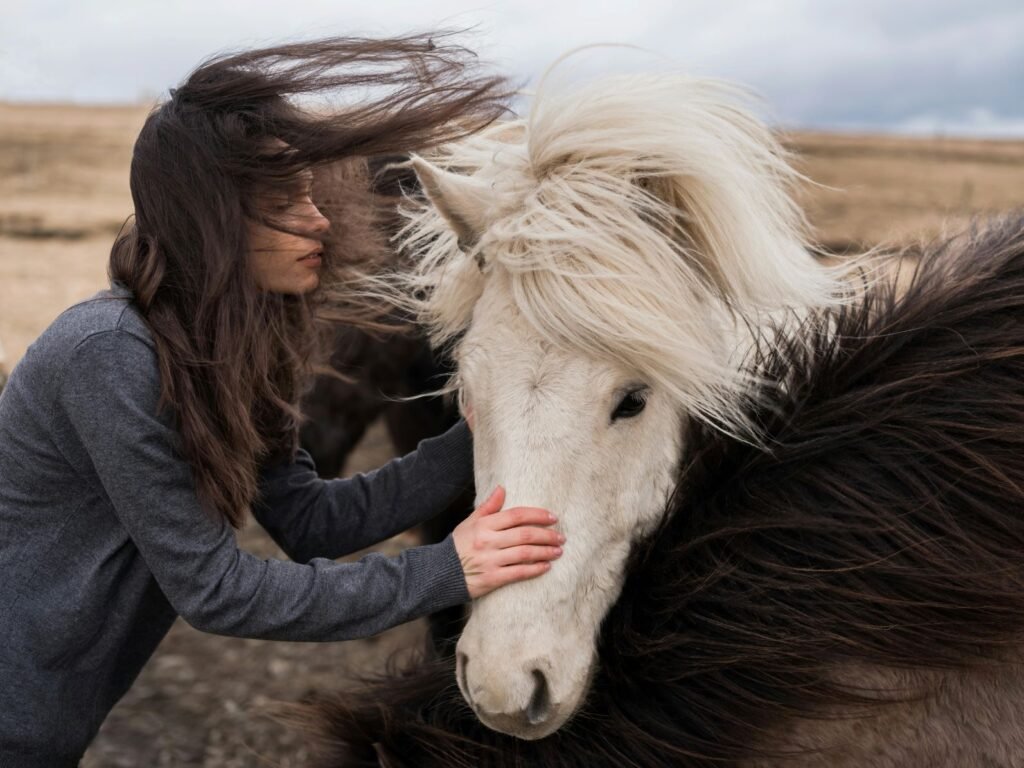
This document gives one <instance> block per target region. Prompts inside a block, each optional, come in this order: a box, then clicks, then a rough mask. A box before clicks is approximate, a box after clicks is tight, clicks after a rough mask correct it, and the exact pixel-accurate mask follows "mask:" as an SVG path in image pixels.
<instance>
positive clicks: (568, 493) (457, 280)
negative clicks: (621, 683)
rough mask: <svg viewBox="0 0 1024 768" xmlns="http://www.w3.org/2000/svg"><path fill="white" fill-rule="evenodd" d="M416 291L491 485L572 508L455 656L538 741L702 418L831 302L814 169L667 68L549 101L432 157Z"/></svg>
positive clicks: (737, 108)
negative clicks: (751, 358)
mask: <svg viewBox="0 0 1024 768" xmlns="http://www.w3.org/2000/svg"><path fill="white" fill-rule="evenodd" d="M414 166H415V168H416V171H417V173H418V175H419V177H420V179H421V181H422V183H423V187H424V189H425V191H426V193H427V196H428V197H429V199H430V201H431V203H432V204H433V205H432V206H425V207H423V208H420V209H418V210H416V211H413V212H411V213H410V216H411V221H410V224H409V227H408V229H407V231H406V237H405V243H406V246H407V247H409V248H411V249H412V250H413V251H414V252H415V253H416V255H417V261H418V265H419V266H418V270H417V271H416V273H415V274H414V275H413V276H412V277H408V278H406V279H407V284H406V285H405V289H406V290H407V291H408V293H409V295H412V296H414V297H415V300H414V303H415V304H416V308H417V310H418V311H419V312H420V316H421V318H422V319H423V320H424V322H425V323H426V324H427V325H428V327H429V328H430V329H431V332H432V334H433V339H434V341H435V342H436V343H438V344H448V345H451V346H452V347H453V348H454V352H455V356H456V359H457V363H458V374H457V380H456V381H455V382H454V383H453V386H457V387H458V388H459V390H460V396H461V398H462V399H463V402H471V403H472V406H473V412H474V418H475V435H474V440H475V447H474V452H475V465H476V466H475V469H476V480H477V488H478V489H479V491H480V492H481V493H486V492H489V491H490V489H491V488H492V487H493V486H494V485H495V484H496V483H498V482H501V483H503V484H504V485H505V488H506V491H507V497H506V498H507V501H508V503H509V504H511V505H534V506H541V507H547V508H550V509H552V510H554V511H555V512H556V514H557V515H558V518H559V528H560V529H561V530H562V531H563V532H564V534H565V535H566V537H567V543H566V545H565V554H564V555H563V557H562V558H561V559H560V560H559V561H558V562H556V563H555V564H554V566H553V568H552V569H551V571H550V572H549V573H547V574H546V575H544V576H542V577H540V578H537V579H534V580H531V581H527V582H522V583H518V584H514V585H511V586H508V587H505V588H503V589H501V590H498V591H496V592H494V593H493V594H491V595H488V596H486V597H484V598H482V599H480V600H477V601H476V602H475V603H474V605H473V607H472V614H471V617H470V619H469V622H468V624H467V626H466V629H465V632H464V633H463V635H462V637H461V639H460V640H459V643H458V648H457V660H458V665H457V678H458V684H459V688H460V689H461V691H462V694H463V695H464V697H465V699H466V701H468V702H469V704H470V705H471V706H472V708H473V710H474V711H475V712H476V714H477V716H478V717H479V718H480V720H481V721H482V722H483V723H484V724H486V725H488V726H489V727H491V728H493V729H496V730H498V731H502V732H504V733H508V734H512V735H514V736H518V737H520V738H524V739H539V738H542V737H544V736H547V735H548V734H551V733H552V732H554V731H555V730H557V729H558V728H559V727H560V726H561V725H563V724H564V723H565V722H566V721H567V720H568V719H569V718H570V717H571V716H572V714H573V713H574V712H575V711H576V710H577V709H578V708H579V707H580V705H581V703H582V701H583V699H584V697H585V695H586V693H587V689H588V681H589V678H590V675H591V673H592V669H593V666H594V662H595V658H596V652H595V639H596V636H597V632H598V628H599V626H600V623H601V621H602V619H603V617H604V616H605V614H606V612H607V611H608V609H609V607H610V606H611V605H612V603H613V602H614V601H615V599H616V597H617V596H618V594H619V591H620V588H621V584H622V581H623V577H624V573H623V572H624V566H625V563H626V558H627V555H628V553H629V551H630V547H631V544H632V543H633V542H634V541H635V540H637V538H638V537H640V536H643V535H644V533H645V532H647V531H649V530H651V528H652V526H654V525H655V524H657V523H658V521H659V518H660V516H661V515H662V514H663V511H664V510H665V508H666V500H667V497H668V495H669V494H670V492H671V491H672V489H673V487H674V484H675V482H676V480H677V473H678V462H679V457H680V453H681V450H682V442H681V441H682V439H683V438H682V437H681V433H682V426H681V425H682V423H683V419H684V417H685V416H686V415H691V416H693V415H695V416H697V417H698V418H700V419H703V420H704V421H706V422H708V423H711V424H714V425H715V426H717V427H718V428H720V429H723V430H727V431H729V432H730V433H732V434H736V435H742V436H745V437H746V439H750V440H756V439H757V435H756V434H755V433H754V432H753V431H752V430H751V427H750V425H748V424H745V423H743V421H742V419H741V418H740V417H738V416H737V415H736V414H738V413H741V412H742V410H743V409H742V408H740V405H741V404H742V402H743V400H744V398H747V397H749V396H750V392H751V383H752V382H751V381H750V379H749V376H748V375H747V374H745V373H744V371H743V370H742V363H743V360H744V356H745V354H746V352H747V351H748V350H749V349H750V348H751V346H752V344H753V341H754V339H755V338H756V336H757V334H758V333H760V330H759V329H761V328H763V327H764V326H765V324H766V318H767V317H768V316H770V315H776V316H777V314H778V313H780V312H784V311H789V310H792V309H794V308H807V307H816V306H822V305H826V304H829V303H833V302H835V301H837V300H838V297H840V296H841V295H842V294H843V292H844V290H845V288H844V287H843V286H844V285H845V283H844V282H843V278H842V275H841V274H840V273H839V272H837V271H835V270H830V269H829V268H826V267H825V266H823V265H822V264H821V263H819V262H818V261H817V260H816V259H815V258H813V257H812V256H811V255H810V254H809V250H808V238H807V230H806V227H805V223H804V220H803V217H802V215H801V213H800V211H799V209H798V207H797V206H796V205H795V204H794V202H793V199H792V197H791V194H790V193H791V187H792V185H793V183H794V182H795V181H796V180H797V178H798V175H797V174H796V173H795V172H794V171H793V170H792V169H791V167H790V166H789V164H788V163H787V160H786V156H785V153H784V152H783V150H782V149H781V148H780V146H779V144H778V143H777V142H776V140H775V139H774V138H773V136H772V134H771V132H770V131H769V130H768V129H767V128H766V127H764V126H763V125H762V124H761V123H760V122H759V121H758V120H757V119H755V118H754V117H753V116H752V115H751V114H750V113H749V112H748V111H747V110H746V109H745V107H744V99H743V93H742V92H741V91H739V90H738V89H735V88H733V87H730V86H727V85H725V84H722V83H719V82H712V81H705V80H696V79H691V78H688V77H683V76H679V75H674V74H661V75H646V76H645V75H637V76H628V77H616V78H610V79H606V80H602V81H598V82H595V83H592V84H590V85H588V86H586V87H583V88H579V89H576V90H573V91H567V90H560V91H556V92H553V93H549V92H547V91H546V90H545V89H544V87H542V90H541V91H540V93H539V94H538V95H537V96H536V97H535V99H534V103H533V106H532V110H531V112H530V114H529V117H528V118H527V119H525V120H522V121H516V122H513V123H505V124H501V125H497V126H494V127H492V128H491V129H489V130H488V131H487V132H485V133H483V134H481V135H478V136H476V137H473V138H471V139H469V140H467V141H465V142H464V143H460V144H459V145H457V146H452V147H450V148H448V150H447V151H446V152H445V154H444V155H442V156H439V157H436V158H432V160H431V162H430V163H428V162H426V161H424V160H421V159H417V160H415V161H414Z"/></svg>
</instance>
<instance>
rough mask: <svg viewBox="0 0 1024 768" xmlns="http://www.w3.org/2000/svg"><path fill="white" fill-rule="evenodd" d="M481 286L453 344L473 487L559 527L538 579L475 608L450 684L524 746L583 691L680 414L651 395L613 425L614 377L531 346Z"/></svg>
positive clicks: (620, 382)
mask: <svg viewBox="0 0 1024 768" xmlns="http://www.w3.org/2000/svg"><path fill="white" fill-rule="evenodd" d="M497 282H500V281H495V282H494V283H492V284H490V285H489V286H488V287H487V288H486V289H485V291H484V294H483V296H482V297H481V300H480V301H479V302H478V303H477V306H476V310H475V314H474V320H473V325H472V327H471V329H470V331H469V333H468V335H467V337H466V339H465V342H464V344H463V346H462V360H461V361H460V371H461V375H462V380H463V385H464V387H465V388H466V393H467V394H468V396H469V397H470V398H471V399H472V402H473V405H474V419H475V426H474V454H475V464H476V481H477V488H478V489H479V492H480V493H481V494H484V495H486V493H488V492H489V491H490V489H492V488H493V487H494V486H495V485H497V484H499V483H500V484H502V485H504V486H505V489H506V493H507V495H506V506H539V507H544V508H547V509H550V510H552V511H553V512H554V513H555V514H556V515H557V517H558V521H559V522H558V524H557V527H558V528H559V530H561V531H562V532H563V533H564V534H565V536H566V543H565V545H564V554H563V555H562V557H561V558H560V559H559V560H557V561H555V562H554V563H553V564H552V568H551V570H550V571H549V572H548V573H546V574H544V575H543V576H540V577H538V578H535V579H532V580H529V581H525V582H519V583H516V584H511V585H508V586H506V587H503V588H501V589H499V590H496V591H495V592H493V593H491V594H489V595H487V596H485V597H483V598H481V599H479V600H477V601H476V602H475V603H474V605H473V611H472V615H471V617H470V619H469V623H468V624H467V626H466V629H465V632H464V633H463V635H462V638H461V639H460V641H459V644H458V649H457V654H458V669H459V674H458V680H459V686H460V688H461V690H462V693H463V695H464V696H465V697H466V699H467V701H469V702H470V703H471V705H472V706H473V708H474V710H475V711H476V713H477V715H478V717H479V718H480V719H481V721H483V723H484V724H486V725H488V726H489V727H491V728H494V729H495V730H498V731H502V732H505V733H509V734H512V735H514V736H518V737H520V738H526V739H536V738H542V737H544V736H547V735H548V734H550V733H552V732H554V731H555V730H557V729H558V728H559V727H560V726H562V725H563V724H564V723H565V721H566V720H567V719H568V718H569V717H570V716H571V715H572V713H573V712H574V711H575V710H576V709H577V708H578V707H579V705H580V704H581V702H582V699H583V697H584V696H585V694H586V691H587V689H588V687H589V678H590V674H591V670H592V668H593V666H594V661H595V640H596V635H597V631H598V628H599V626H600V623H601V620H602V619H603V618H604V616H605V614H606V613H607V611H608V609H609V608H610V607H611V605H612V603H613V602H614V601H615V599H616V598H617V597H618V594H619V591H620V589H621V585H622V581H623V578H624V574H623V571H624V566H625V562H626V558H627V555H628V554H629V550H630V546H631V544H632V542H633V541H634V540H636V539H637V537H639V536H640V535H642V534H643V533H644V532H645V531H647V530H649V529H650V527H651V526H652V524H654V523H656V522H657V521H658V520H659V519H660V518H661V515H662V513H663V511H664V509H665V505H666V501H667V498H668V495H669V493H670V492H671V490H672V487H673V481H674V479H675V475H676V472H675V469H676V462H677V461H678V456H679V452H680V440H681V435H680V430H681V424H680V421H681V419H680V415H679V414H678V412H677V409H676V408H675V406H674V404H673V403H672V402H671V401H670V399H669V398H668V397H666V396H664V393H659V392H658V391H657V389H652V390H651V392H650V395H649V397H648V399H647V403H646V406H645V408H644V410H643V411H642V412H640V414H639V415H637V416H634V417H631V418H621V419H618V420H614V421H613V419H612V413H613V411H614V410H615V407H616V406H617V405H618V403H619V401H620V400H621V399H622V397H623V395H624V394H625V393H626V392H628V391H629V390H630V389H632V388H635V385H637V384H645V383H646V382H642V381H639V380H638V379H637V376H636V375H635V374H634V373H632V372H630V371H626V370H621V369H617V368H616V367H614V366H613V365H611V364H609V363H607V362H603V361H599V360H596V359H592V358H587V357H584V356H582V355H580V354H578V353H569V352H566V351H563V350H559V349H556V348H554V347H552V346H551V345H550V344H548V343H546V342H545V341H543V340H542V339H541V337H540V336H539V335H538V334H537V332H536V330H534V329H533V328H532V327H531V326H530V324H529V323H528V322H526V321H525V320H524V319H523V318H522V317H520V316H519V315H518V312H517V311H516V309H515V308H514V306H513V305H512V304H511V303H510V302H509V301H508V299H507V296H508V288H507V287H506V286H502V285H498V284H495V283H497Z"/></svg>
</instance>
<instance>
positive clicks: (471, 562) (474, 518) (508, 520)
mask: <svg viewBox="0 0 1024 768" xmlns="http://www.w3.org/2000/svg"><path fill="white" fill-rule="evenodd" d="M504 503H505V489H504V488H502V487H501V486H500V485H499V486H498V487H497V488H495V489H494V492H493V493H492V494H491V495H490V497H488V499H487V501H485V502H484V503H483V504H481V505H480V506H479V507H477V509H476V510H475V511H474V512H473V514H471V515H470V516H469V517H467V518H466V519H465V520H463V521H462V522H461V523H459V525H458V526H456V528H455V530H454V531H453V532H452V538H453V539H454V540H455V551H456V552H458V553H459V561H460V562H461V563H462V571H463V573H464V574H465V575H466V586H467V587H468V588H469V596H470V597H472V598H474V599H476V598H478V597H481V596H483V595H486V594H487V593H488V592H490V591H492V590H494V589H497V588H498V587H500V586H503V585H505V584H510V583H511V582H513V581H522V580H523V579H532V578H533V577H534V576H540V575H541V574H542V573H545V572H547V570H548V569H549V568H551V563H550V561H551V560H554V559H555V558H557V557H560V556H561V554H562V549H561V546H560V545H561V544H563V543H565V537H564V536H562V534H560V533H559V532H558V531H553V530H551V529H549V528H546V527H542V526H549V525H553V524H554V523H556V522H557V520H556V518H555V516H554V515H552V514H551V513H550V512H548V511H547V510H546V509H539V508H537V507H512V508H511V509H505V510H502V508H501V505H502V504H504Z"/></svg>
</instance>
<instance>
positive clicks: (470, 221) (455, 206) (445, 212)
mask: <svg viewBox="0 0 1024 768" xmlns="http://www.w3.org/2000/svg"><path fill="white" fill-rule="evenodd" d="M412 167H413V170H415V171H416V175H417V176H418V177H419V180H420V184H422V185H423V191H424V192H426V195H427V198H428V199H429V200H430V202H431V203H432V204H433V205H434V207H435V208H437V210H438V212H439V213H440V214H441V215H442V216H443V217H444V218H445V220H446V221H447V222H448V223H449V224H450V225H451V227H452V229H453V230H455V234H456V235H457V236H458V238H459V247H460V248H462V249H463V250H468V249H469V248H472V247H473V246H474V245H476V242H477V241H478V240H479V239H480V235H482V234H483V232H484V230H485V229H486V228H487V224H488V221H487V211H488V209H489V208H490V205H489V202H490V199H491V196H492V192H491V188H490V186H488V185H486V184H482V183H480V182H478V181H475V180H473V179H471V178H470V177H468V176H460V175H459V174H456V173H450V172H449V171H443V170H441V169H440V168H438V167H437V166H434V165H431V164H430V163H428V162H427V161H425V160H423V159H421V158H418V157H414V158H413V159H412Z"/></svg>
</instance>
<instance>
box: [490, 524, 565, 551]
mask: <svg viewBox="0 0 1024 768" xmlns="http://www.w3.org/2000/svg"><path fill="white" fill-rule="evenodd" d="M491 536H492V537H493V538H492V539H491V545H492V546H493V547H494V548H495V549H509V548H510V547H521V546H524V545H528V544H533V545H546V546H549V547H557V546H559V545H561V544H564V543H565V536H563V535H562V534H560V533H559V532H558V531H555V530H552V529H551V528H537V527H534V526H529V525H524V526H520V527H518V528H506V529H505V530H504V531H495V532H494V533H492V534H491Z"/></svg>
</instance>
